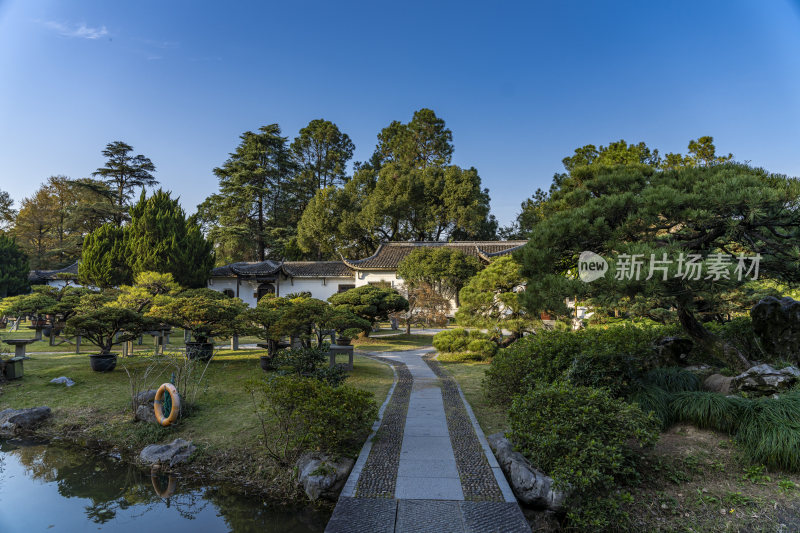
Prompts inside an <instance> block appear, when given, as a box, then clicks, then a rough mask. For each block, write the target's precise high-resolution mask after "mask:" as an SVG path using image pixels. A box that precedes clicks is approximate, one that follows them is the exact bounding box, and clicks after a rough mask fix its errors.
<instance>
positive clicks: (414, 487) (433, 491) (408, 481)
mask: <svg viewBox="0 0 800 533" xmlns="http://www.w3.org/2000/svg"><path fill="white" fill-rule="evenodd" d="M394 497H395V498H396V499H398V500H463V499H464V491H463V490H462V488H461V480H460V479H459V478H457V477H456V478H450V477H440V478H433V477H402V476H397V484H396V485H395V489H394Z"/></svg>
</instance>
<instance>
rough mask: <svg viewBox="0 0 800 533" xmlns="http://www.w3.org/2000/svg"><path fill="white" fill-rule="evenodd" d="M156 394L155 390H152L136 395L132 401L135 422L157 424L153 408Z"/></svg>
mask: <svg viewBox="0 0 800 533" xmlns="http://www.w3.org/2000/svg"><path fill="white" fill-rule="evenodd" d="M156 392H157V391H156V390H155V389H152V390H146V391H143V392H140V393H139V394H137V395H136V398H135V400H134V402H135V404H136V415H135V416H136V420H141V421H143V422H150V423H153V424H158V421H157V420H156V412H155V408H154V407H153V402H154V401H155V399H156Z"/></svg>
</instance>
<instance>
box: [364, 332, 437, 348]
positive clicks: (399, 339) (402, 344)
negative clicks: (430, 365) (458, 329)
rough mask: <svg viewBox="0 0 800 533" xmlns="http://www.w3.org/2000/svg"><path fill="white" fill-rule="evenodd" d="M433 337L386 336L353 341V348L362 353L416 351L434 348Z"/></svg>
mask: <svg viewBox="0 0 800 533" xmlns="http://www.w3.org/2000/svg"><path fill="white" fill-rule="evenodd" d="M432 343H433V336H431V335H406V334H405V333H401V334H398V335H386V336H377V337H365V338H363V339H353V346H354V347H355V349H356V350H359V351H362V352H389V351H400V350H415V349H417V348H425V347H428V346H432Z"/></svg>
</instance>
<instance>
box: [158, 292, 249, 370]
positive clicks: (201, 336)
mask: <svg viewBox="0 0 800 533" xmlns="http://www.w3.org/2000/svg"><path fill="white" fill-rule="evenodd" d="M246 309H247V306H246V305H245V304H244V302H242V301H241V300H240V299H238V298H224V299H217V298H209V297H208V296H205V295H197V296H188V297H182V296H178V297H176V298H171V297H166V296H165V297H162V298H161V299H159V300H156V301H155V302H154V303H153V306H152V307H151V308H150V311H148V312H147V316H149V317H151V318H154V319H156V320H159V321H161V322H165V323H167V324H171V325H172V326H175V327H180V328H183V329H185V330H187V331H190V332H191V335H192V338H193V339H194V340H193V341H190V342H187V343H186V357H188V358H189V359H200V360H203V361H208V360H209V359H211V357H212V356H213V354H214V343H213V342H212V340H213V338H214V337H230V336H231V335H233V334H235V333H239V332H240V331H241V329H242V319H241V318H240V317H241V315H242V313H244V311H245V310H246Z"/></svg>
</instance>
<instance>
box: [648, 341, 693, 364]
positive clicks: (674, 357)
mask: <svg viewBox="0 0 800 533" xmlns="http://www.w3.org/2000/svg"><path fill="white" fill-rule="evenodd" d="M692 347H694V342H692V340H691V339H685V338H683V337H664V338H663V339H658V340H657V341H655V342H654V343H653V349H655V352H656V356H657V357H658V359H659V360H660V363H661V364H662V365H683V364H684V363H685V362H686V359H687V358H688V357H689V352H691V351H692Z"/></svg>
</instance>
